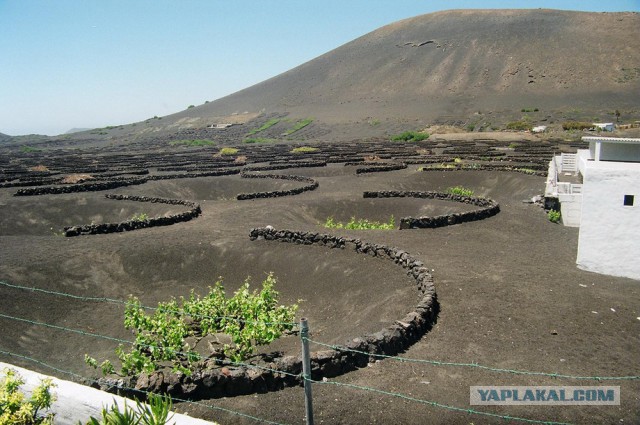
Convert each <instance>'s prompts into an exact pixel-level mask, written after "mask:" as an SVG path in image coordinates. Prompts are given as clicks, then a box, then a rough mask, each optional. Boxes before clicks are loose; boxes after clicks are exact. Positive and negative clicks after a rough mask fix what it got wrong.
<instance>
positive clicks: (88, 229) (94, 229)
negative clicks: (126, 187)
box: [64, 194, 202, 237]
mask: <svg viewBox="0 0 640 425" xmlns="http://www.w3.org/2000/svg"><path fill="white" fill-rule="evenodd" d="M105 198H107V199H115V200H118V201H135V202H151V203H162V204H170V205H184V206H187V207H191V209H190V210H188V211H185V212H183V213H179V214H173V215H170V216H167V217H155V218H150V219H147V220H128V221H123V222H121V223H101V224H85V225H81V226H68V227H65V228H64V235H65V236H67V237H72V236H80V235H99V234H105V233H119V232H128V231H131V230H138V229H146V228H149V227H158V226H170V225H172V224H176V223H180V222H183V221H189V220H191V219H194V218H196V217H198V216H199V215H200V214H201V212H202V211H201V209H200V205H198V204H196V203H195V202H191V201H183V200H181V199H166V198H150V197H146V196H131V195H114V194H107V195H105Z"/></svg>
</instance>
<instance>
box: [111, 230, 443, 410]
mask: <svg viewBox="0 0 640 425" xmlns="http://www.w3.org/2000/svg"><path fill="white" fill-rule="evenodd" d="M249 237H250V239H251V240H258V239H262V240H267V241H274V242H276V241H277V242H284V243H294V244H299V245H321V246H325V247H328V248H333V249H350V250H353V251H355V252H357V253H360V254H364V255H370V256H372V257H380V258H383V259H386V260H389V261H393V262H394V263H395V264H397V265H398V266H399V267H401V268H402V269H403V270H404V271H405V272H406V273H407V274H408V275H409V276H410V277H412V278H413V279H414V281H415V284H416V289H417V291H418V294H419V302H418V304H417V305H416V306H415V308H414V309H413V310H412V311H410V312H409V313H407V314H406V315H405V316H404V317H403V318H401V319H400V320H397V321H396V322H394V323H393V324H391V325H389V326H387V327H385V328H384V329H381V330H380V331H379V332H376V333H373V334H369V335H364V336H360V337H358V338H354V339H352V340H350V341H348V342H347V343H346V344H345V345H344V346H334V347H333V349H328V350H322V351H316V352H313V353H311V370H312V372H311V377H312V378H313V379H322V378H323V377H327V378H329V377H334V376H338V375H341V374H344V373H347V372H349V371H352V370H355V369H357V368H361V367H365V366H366V365H367V364H368V363H369V362H370V361H372V360H373V359H374V358H373V357H371V356H370V355H371V354H384V355H395V354H398V353H400V352H402V351H404V350H406V349H407V348H408V347H409V346H410V345H412V344H413V343H415V342H416V341H418V340H419V339H420V338H421V337H422V336H423V335H424V334H425V333H426V332H428V331H429V330H430V329H431V327H432V326H433V325H434V324H435V322H436V320H437V316H438V312H439V305H438V301H437V297H436V292H435V288H434V285H433V277H432V275H431V273H430V270H429V269H428V268H427V267H426V266H425V265H424V263H423V262H422V261H419V260H417V259H416V258H414V257H412V256H411V255H410V254H409V253H407V252H405V251H402V250H400V249H397V248H393V247H388V246H386V245H379V244H370V243H367V242H364V241H362V240H360V239H352V238H344V237H339V236H334V235H328V234H322V233H312V232H298V231H294V230H276V229H274V228H272V227H264V228H257V229H252V230H251V232H250V234H249ZM351 350H353V351H351ZM301 372H302V359H301V356H274V355H270V356H263V357H262V358H261V359H260V360H257V361H252V362H251V366H243V365H234V364H233V363H231V362H228V361H223V360H219V359H208V360H207V361H206V362H205V364H204V365H203V368H202V369H201V370H197V371H195V372H194V373H192V374H191V376H186V375H184V374H181V373H172V372H170V371H168V370H165V371H156V372H154V373H152V374H141V375H140V376H138V377H134V378H131V379H130V380H129V382H127V380H126V379H125V380H122V379H120V380H118V381H116V380H113V379H103V380H101V388H102V389H105V390H107V391H112V392H125V393H126V390H125V389H124V388H123V387H127V386H132V385H135V388H136V390H142V391H153V392H160V393H163V392H168V393H169V394H171V395H174V396H180V397H189V398H191V399H203V398H211V397H224V396H232V395H241V394H251V393H256V392H266V391H273V390H278V389H282V388H284V387H287V386H294V385H300V384H301V383H302V377H301V375H300V374H301Z"/></svg>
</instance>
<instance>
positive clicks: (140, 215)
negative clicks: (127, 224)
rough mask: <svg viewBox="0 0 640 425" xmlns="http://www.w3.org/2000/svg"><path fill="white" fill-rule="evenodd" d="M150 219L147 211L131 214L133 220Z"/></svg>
mask: <svg viewBox="0 0 640 425" xmlns="http://www.w3.org/2000/svg"><path fill="white" fill-rule="evenodd" d="M147 220H149V215H148V214H146V213H137V214H134V215H133V216H131V221H147Z"/></svg>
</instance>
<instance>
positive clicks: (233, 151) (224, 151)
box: [218, 147, 238, 156]
mask: <svg viewBox="0 0 640 425" xmlns="http://www.w3.org/2000/svg"><path fill="white" fill-rule="evenodd" d="M218 153H219V154H220V155H223V156H227V155H235V154H237V153H238V149H237V148H229V147H227V148H222V149H220V152H218Z"/></svg>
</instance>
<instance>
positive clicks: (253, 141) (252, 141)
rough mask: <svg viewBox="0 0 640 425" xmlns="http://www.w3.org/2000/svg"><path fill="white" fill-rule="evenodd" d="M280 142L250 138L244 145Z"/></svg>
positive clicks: (262, 138) (245, 140)
mask: <svg viewBox="0 0 640 425" xmlns="http://www.w3.org/2000/svg"><path fill="white" fill-rule="evenodd" d="M278 141H279V140H278V139H267V138H264V137H249V138H248V139H244V141H243V143H247V144H251V143H277V142H278Z"/></svg>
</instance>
